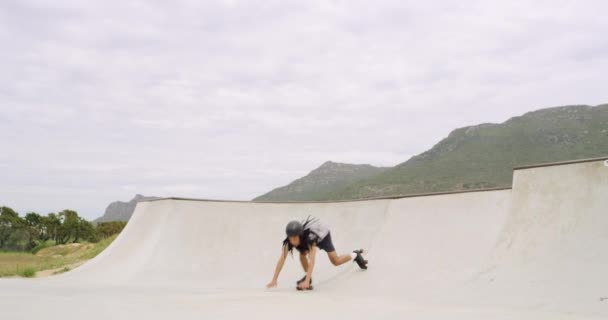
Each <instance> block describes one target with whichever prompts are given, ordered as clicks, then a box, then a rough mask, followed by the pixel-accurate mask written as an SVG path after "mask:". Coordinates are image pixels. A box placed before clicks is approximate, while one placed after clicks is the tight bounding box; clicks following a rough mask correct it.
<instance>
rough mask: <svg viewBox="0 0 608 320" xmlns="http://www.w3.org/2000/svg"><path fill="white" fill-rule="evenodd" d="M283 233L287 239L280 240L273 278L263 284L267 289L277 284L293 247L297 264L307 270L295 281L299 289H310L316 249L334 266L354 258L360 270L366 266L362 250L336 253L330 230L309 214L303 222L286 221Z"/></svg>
mask: <svg viewBox="0 0 608 320" xmlns="http://www.w3.org/2000/svg"><path fill="white" fill-rule="evenodd" d="M285 233H287V238H285V240H283V249H282V252H281V257H280V258H279V261H278V262H277V266H276V268H275V270H274V276H273V278H272V281H270V283H269V284H268V285H266V287H267V288H273V287H276V286H277V280H278V278H279V274H280V273H281V269H283V264H284V263H285V259H286V258H287V254H288V253H290V254H292V255H293V249H294V248H295V249H296V250H298V252H299V253H300V263H301V264H302V268H304V272H306V275H305V276H304V277H303V278H302V279H300V280H299V281H298V282H297V287H296V288H297V289H298V290H311V289H312V271H313V269H314V267H315V257H316V254H317V248H319V249H321V250H324V251H325V252H327V256H328V257H329V260H330V261H331V263H332V264H333V265H334V266H339V265H341V264H344V263H346V262H348V261H351V260H354V261H355V262H356V263H357V264H358V265H359V267H360V268H361V269H367V260H365V259H363V256H362V255H361V254H362V253H363V249H360V250H355V251H353V253H351V254H350V255H341V256H339V255H338V254H337V253H336V249H335V248H334V245H333V243H332V242H331V233H330V232H329V229H328V228H327V227H326V226H325V225H323V224H321V223H320V222H319V220H317V219H311V218H310V217H308V218H307V219H306V221H304V222H303V223H301V222H299V221H291V222H289V223H288V224H287V227H286V228H285Z"/></svg>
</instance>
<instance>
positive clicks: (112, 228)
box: [96, 221, 127, 239]
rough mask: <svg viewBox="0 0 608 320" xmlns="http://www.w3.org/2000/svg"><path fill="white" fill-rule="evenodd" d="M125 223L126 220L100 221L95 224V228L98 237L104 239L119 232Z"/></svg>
mask: <svg viewBox="0 0 608 320" xmlns="http://www.w3.org/2000/svg"><path fill="white" fill-rule="evenodd" d="M126 225H127V222H126V221H110V222H100V223H99V224H97V228H96V230H97V234H98V235H99V237H101V238H104V239H105V238H108V237H111V236H113V235H115V234H118V233H120V232H121V231H122V229H124V227H125V226H126Z"/></svg>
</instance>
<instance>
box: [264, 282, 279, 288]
mask: <svg viewBox="0 0 608 320" xmlns="http://www.w3.org/2000/svg"><path fill="white" fill-rule="evenodd" d="M276 286H277V282H276V281H271V282H270V283H269V284H267V285H266V288H268V289H270V288H274V287H276Z"/></svg>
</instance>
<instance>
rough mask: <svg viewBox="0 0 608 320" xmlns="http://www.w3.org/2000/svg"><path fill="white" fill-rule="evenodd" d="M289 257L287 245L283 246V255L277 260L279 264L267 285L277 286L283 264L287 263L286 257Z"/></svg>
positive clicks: (269, 286) (268, 286) (270, 286)
mask: <svg viewBox="0 0 608 320" xmlns="http://www.w3.org/2000/svg"><path fill="white" fill-rule="evenodd" d="M286 258H287V245H284V246H283V251H282V252H281V256H280V257H279V261H277V266H276V267H275V268H274V276H273V277H272V281H270V283H269V284H267V285H266V287H267V288H272V287H276V286H277V280H278V279H279V274H280V273H281V270H282V269H283V265H284V264H285V259H286Z"/></svg>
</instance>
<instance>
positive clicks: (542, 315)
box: [0, 160, 608, 319]
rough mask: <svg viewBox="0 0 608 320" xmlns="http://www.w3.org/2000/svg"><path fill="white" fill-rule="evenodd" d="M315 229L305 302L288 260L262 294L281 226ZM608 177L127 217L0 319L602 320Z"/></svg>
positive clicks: (606, 293) (24, 285) (542, 175)
mask: <svg viewBox="0 0 608 320" xmlns="http://www.w3.org/2000/svg"><path fill="white" fill-rule="evenodd" d="M309 215H311V216H314V217H317V218H319V219H321V220H322V221H323V222H324V223H326V224H328V225H329V226H330V227H331V230H332V231H331V232H332V238H333V240H334V244H335V246H336V249H337V251H338V252H339V253H349V252H350V251H352V250H353V249H357V248H364V249H366V250H367V257H368V259H369V261H370V263H369V269H368V270H367V271H361V270H359V269H358V268H357V267H356V266H355V265H354V264H352V263H348V264H346V265H343V266H340V267H334V266H332V265H331V264H330V263H329V261H328V259H327V258H326V257H325V253H324V252H323V251H319V256H318V258H317V265H316V267H315V271H314V274H313V279H314V284H315V290H314V291H309V292H297V291H296V290H295V289H294V286H295V281H296V280H297V279H299V278H300V277H301V276H302V275H303V271H302V269H301V267H300V265H299V261H298V258H297V256H296V257H294V259H288V261H287V263H286V265H285V267H284V271H283V273H282V274H281V278H280V279H279V287H278V288H276V289H271V290H267V289H265V288H264V286H265V284H266V283H267V282H269V280H270V279H271V277H272V273H273V270H274V265H275V263H276V260H277V258H278V256H279V254H280V249H281V241H282V240H283V238H284V233H283V227H284V225H285V223H286V222H287V221H289V220H292V219H302V218H306V217H307V216H309ZM607 248H608V167H606V166H605V165H604V163H603V161H600V160H597V161H586V162H580V163H568V164H560V165H554V166H546V167H538V168H524V169H519V170H516V171H515V173H514V183H513V189H509V190H492V191H483V192H468V193H452V194H442V195H426V196H412V197H404V198H397V199H376V200H367V201H350V202H333V203H252V202H230V201H206V200H189V199H175V198H171V199H163V200H157V201H148V202H143V203H140V204H138V206H137V208H136V211H135V213H134V215H133V217H132V218H131V221H130V222H129V224H128V225H127V227H126V228H125V230H124V231H123V233H122V234H121V235H120V236H119V237H118V238H117V239H116V240H115V241H114V243H113V244H112V245H111V246H110V247H109V248H108V249H107V250H106V251H104V252H103V253H102V254H100V255H99V256H98V257H96V258H95V259H93V260H91V261H89V262H88V263H86V264H85V265H83V266H82V267H80V268H78V269H76V270H74V271H72V272H69V273H66V274H64V275H61V276H57V277H53V278H48V279H34V280H22V279H9V280H6V279H4V280H0V313H1V314H2V315H3V318H4V317H5V318H6V319H33V318H43V317H44V318H49V317H51V318H62V319H82V318H85V317H86V318H89V319H132V318H133V317H137V318H139V317H145V318H148V319H166V318H167V317H176V318H179V319H201V318H210V317H215V318H220V319H242V318H245V317H252V316H253V317H254V318H267V319H284V318H294V319H305V318H310V317H315V318H320V319H334V318H339V317H348V318H355V319H367V318H370V317H373V318H375V319H377V318H385V319H395V318H406V317H407V318H412V319H488V318H490V319H606V318H607V317H608V276H606V275H605V274H604V272H605V270H606V267H608V251H607V250H606V249H607Z"/></svg>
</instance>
